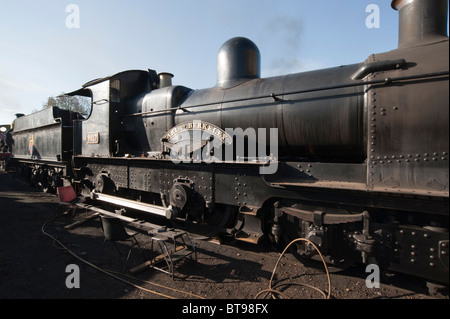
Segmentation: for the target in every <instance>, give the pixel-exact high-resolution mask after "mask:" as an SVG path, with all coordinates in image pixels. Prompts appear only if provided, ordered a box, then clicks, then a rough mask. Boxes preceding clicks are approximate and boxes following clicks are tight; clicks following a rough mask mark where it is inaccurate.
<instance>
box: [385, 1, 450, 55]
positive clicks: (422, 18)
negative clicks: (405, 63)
mask: <svg viewBox="0 0 450 319" xmlns="http://www.w3.org/2000/svg"><path fill="white" fill-rule="evenodd" d="M447 3H448V0H393V1H392V2H391V7H392V8H393V9H395V10H398V11H399V34H398V47H399V48H408V47H413V46H419V45H424V44H428V43H432V42H437V41H442V40H445V39H448V36H447V7H448V4H447Z"/></svg>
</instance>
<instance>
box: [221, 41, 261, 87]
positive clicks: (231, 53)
mask: <svg viewBox="0 0 450 319" xmlns="http://www.w3.org/2000/svg"><path fill="white" fill-rule="evenodd" d="M260 69H261V56H260V53H259V49H258V47H257V46H256V44H254V43H253V42H252V41H251V40H249V39H247V38H244V37H236V38H232V39H230V40H228V41H227V42H225V43H224V44H223V45H222V47H221V48H220V50H219V53H218V54H217V86H218V87H223V88H228V87H232V86H235V85H238V84H241V83H243V82H246V81H248V80H252V79H257V78H259V77H260V75H261V74H260V73H261V70H260Z"/></svg>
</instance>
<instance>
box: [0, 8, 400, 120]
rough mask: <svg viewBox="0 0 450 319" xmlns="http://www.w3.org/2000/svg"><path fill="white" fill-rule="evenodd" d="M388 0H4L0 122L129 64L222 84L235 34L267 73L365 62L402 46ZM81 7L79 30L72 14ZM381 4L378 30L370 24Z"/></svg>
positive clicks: (198, 84) (185, 80) (192, 81)
mask: <svg viewBox="0 0 450 319" xmlns="http://www.w3.org/2000/svg"><path fill="white" fill-rule="evenodd" d="M390 2H391V1H389V0H342V1H337V0H322V1H310V0H277V1H274V0H271V1H268V0H226V1H219V0H169V1H168V0H164V1H161V0H158V1H153V0H146V1H143V0H129V1H124V0H109V1H106V0H90V1H85V0H70V1H61V0H60V1H56V0H53V1H51V0H39V1H31V0H16V1H6V0H0V124H6V123H10V122H11V121H12V120H13V119H14V118H15V116H14V114H15V113H19V112H20V113H25V114H28V113H30V112H31V111H32V110H33V109H34V110H36V109H40V108H41V107H42V104H43V103H44V102H45V101H46V100H47V98H48V97H49V96H55V95H59V94H60V93H62V92H70V91H73V90H76V89H78V88H80V87H81V85H82V84H83V83H85V82H87V81H90V80H92V79H95V78H99V77H104V76H108V75H112V74H115V73H117V72H120V71H124V70H128V69H143V70H146V69H147V68H151V69H154V70H156V71H157V72H170V73H173V74H174V75H175V77H174V79H173V83H174V84H177V85H184V86H187V87H190V88H193V89H201V88H208V87H212V86H214V85H215V84H216V55H217V52H218V50H219V48H220V46H221V45H222V44H223V43H224V42H225V41H226V40H228V39H230V38H232V37H235V36H245V37H248V38H249V39H251V40H252V41H254V42H255V43H256V45H257V46H258V47H259V49H260V52H261V58H262V61H261V71H262V76H263V77H268V76H275V75H282V74H288V73H296V72H302V71H307V70H312V69H319V68H325V67H333V66H338V65H342V64H351V63H357V62H362V61H364V60H365V59H366V58H367V57H368V56H369V55H370V54H372V53H378V52H383V51H388V50H392V49H395V48H396V47H397V33H398V14H397V12H396V11H394V10H393V9H391V7H390ZM70 4H75V5H77V6H78V8H79V18H80V20H79V22H80V24H79V28H68V27H67V25H66V19H67V18H68V16H69V15H71V14H73V12H66V7H67V6H68V5H70ZM370 4H376V5H378V7H379V9H380V12H379V13H380V15H379V17H380V27H379V28H370V29H369V28H367V26H366V18H367V17H368V16H369V14H370V13H367V12H366V7H367V6H368V5H370Z"/></svg>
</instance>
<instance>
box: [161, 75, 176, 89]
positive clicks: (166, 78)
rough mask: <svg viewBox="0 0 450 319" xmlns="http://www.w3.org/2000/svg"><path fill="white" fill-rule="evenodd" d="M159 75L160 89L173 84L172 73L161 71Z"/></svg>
mask: <svg viewBox="0 0 450 319" xmlns="http://www.w3.org/2000/svg"><path fill="white" fill-rule="evenodd" d="M158 77H159V88H160V89H162V88H165V87H167V86H171V85H172V78H173V74H172V73H167V72H161V73H159V74H158Z"/></svg>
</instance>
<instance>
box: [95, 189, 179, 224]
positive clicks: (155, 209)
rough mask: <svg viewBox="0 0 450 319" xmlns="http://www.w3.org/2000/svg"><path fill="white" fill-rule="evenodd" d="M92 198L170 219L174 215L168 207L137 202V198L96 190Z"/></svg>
mask: <svg viewBox="0 0 450 319" xmlns="http://www.w3.org/2000/svg"><path fill="white" fill-rule="evenodd" d="M91 198H92V199H95V200H99V201H103V202H107V203H110V204H115V205H119V206H123V207H128V208H131V209H136V210H140V211H143V212H146V213H150V214H154V215H159V216H164V217H166V218H168V219H170V217H171V215H172V214H171V211H170V209H167V208H165V207H162V206H158V205H152V204H147V203H141V202H137V201H135V200H130V199H126V198H121V197H116V196H111V195H106V194H102V193H96V192H92V193H91Z"/></svg>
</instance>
